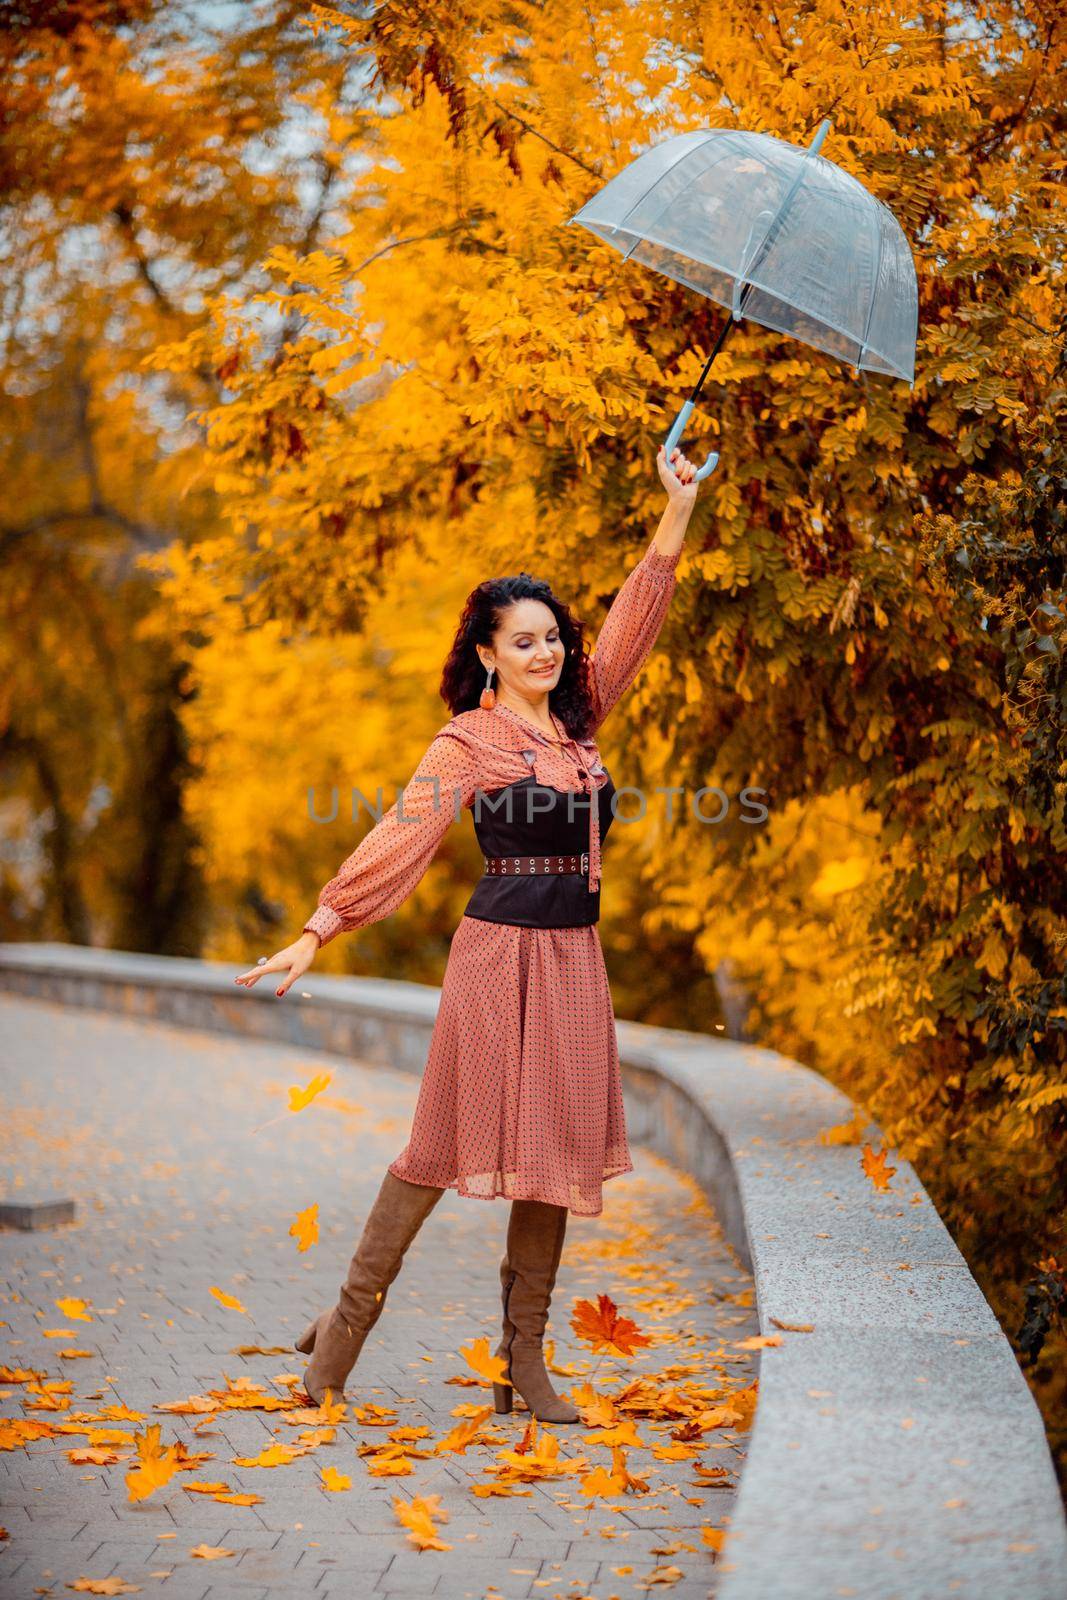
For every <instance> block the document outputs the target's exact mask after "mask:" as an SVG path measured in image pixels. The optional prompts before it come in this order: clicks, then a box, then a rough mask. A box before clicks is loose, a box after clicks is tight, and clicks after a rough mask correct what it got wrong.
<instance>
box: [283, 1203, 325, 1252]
mask: <svg viewBox="0 0 1067 1600" xmlns="http://www.w3.org/2000/svg"><path fill="white" fill-rule="evenodd" d="M289 1232H290V1233H291V1234H292V1235H293V1237H294V1239H295V1240H296V1241H297V1248H298V1249H299V1250H301V1251H304V1250H307V1249H308V1248H309V1247H310V1246H311V1245H313V1244H318V1242H319V1202H318V1201H317V1200H316V1201H315V1203H314V1205H310V1206H308V1208H307V1210H306V1211H300V1212H298V1213H297V1217H296V1221H295V1222H294V1223H293V1224H292V1226H291V1227H290V1229H289Z"/></svg>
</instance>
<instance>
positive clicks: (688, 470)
mask: <svg viewBox="0 0 1067 1600" xmlns="http://www.w3.org/2000/svg"><path fill="white" fill-rule="evenodd" d="M660 448H661V449H662V446H661V447H660ZM671 470H672V471H673V473H674V475H675V477H676V478H677V479H678V481H679V482H680V483H692V481H693V478H694V477H695V476H696V470H697V469H696V466H695V464H694V463H693V462H692V461H690V459H689V457H688V456H683V455H682V452H681V451H680V450H679V449H678V448H677V447H675V449H673V450H672V451H671Z"/></svg>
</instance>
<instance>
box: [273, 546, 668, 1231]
mask: <svg viewBox="0 0 1067 1600" xmlns="http://www.w3.org/2000/svg"><path fill="white" fill-rule="evenodd" d="M677 559H678V558H677V556H674V557H668V556H664V555H662V554H661V553H660V552H659V550H658V549H657V548H656V545H655V542H654V541H653V543H652V544H650V545H649V547H648V549H647V550H646V552H645V554H644V556H643V557H642V558H641V560H640V561H639V562H638V563H637V565H636V566H635V567H634V568H633V569H632V570H631V572H630V574H629V576H628V577H627V579H626V581H625V582H624V583H623V585H622V587H621V588H620V590H619V592H618V594H617V595H616V597H615V600H614V601H613V602H612V605H611V608H610V610H609V611H608V614H607V616H606V617H605V619H604V622H603V625H602V627H601V629H600V632H599V634H598V636H597V639H596V644H595V647H594V650H593V654H592V658H591V664H592V679H593V696H594V711H595V725H594V728H593V734H594V735H595V733H596V731H597V729H598V728H599V727H600V724H601V723H602V722H603V720H604V718H605V717H606V716H607V714H608V712H609V711H610V710H611V709H612V707H613V706H614V705H615V704H616V702H617V701H618V700H619V699H620V697H621V696H622V695H623V694H624V693H625V691H626V690H627V689H628V688H629V687H630V685H631V684H632V682H633V680H634V678H635V677H636V676H637V673H638V672H639V670H640V668H641V666H642V665H643V663H644V661H645V659H646V657H647V656H648V654H649V651H650V650H651V649H652V646H653V645H654V643H655V641H656V638H657V636H658V634H659V631H660V628H661V627H662V625H663V621H664V618H665V617H666V615H667V610H668V608H669V606H670V601H671V596H672V594H673V592H674V587H675V568H676V566H677ZM553 722H554V723H555V726H556V729H557V733H558V735H559V736H560V738H562V739H563V740H564V741H565V743H564V744H563V745H562V746H557V745H555V744H553V743H552V741H551V740H549V739H548V738H547V737H546V736H545V734H544V733H543V732H542V731H541V729H540V728H537V727H535V726H534V725H533V724H532V723H531V722H529V721H527V720H526V718H525V717H522V716H520V715H519V714H518V713H517V712H515V711H512V710H511V709H510V707H506V706H501V705H500V704H499V703H498V704H497V705H496V706H494V707H493V709H492V710H482V709H480V708H479V709H476V710H472V711H462V712H460V713H458V715H456V716H454V717H453V718H452V719H451V721H450V722H448V723H446V725H445V726H444V727H443V728H441V729H440V731H439V732H438V733H437V734H436V735H435V736H434V738H433V740H432V742H431V743H430V745H429V747H428V748H427V750H426V753H425V754H424V756H423V758H422V760H421V761H420V762H419V765H418V767H417V768H416V770H415V772H414V774H413V775H412V778H411V780H410V782H409V783H408V784H407V786H406V787H405V789H404V791H403V793H402V794H401V795H400V797H399V798H398V800H397V801H396V802H395V803H394V805H392V806H391V807H390V808H389V810H388V811H386V812H384V813H383V815H382V817H381V820H380V821H379V822H377V823H376V824H375V826H374V827H373V828H372V829H371V831H370V832H369V833H368V834H367V835H366V837H365V838H364V839H363V840H361V842H360V844H359V845H358V846H357V848H356V849H355V850H354V851H353V853H352V855H351V856H349V858H348V860H347V861H345V862H344V864H343V865H342V866H341V868H340V870H339V871H338V872H337V874H336V876H335V877H333V878H331V880H330V882H329V883H328V884H326V886H325V887H324V888H323V890H322V891H321V893H320V895H319V900H318V909H317V910H316V911H315V913H314V914H313V915H312V916H311V917H310V918H309V919H308V921H307V922H306V923H305V924H304V926H305V928H310V929H313V930H314V932H315V933H317V934H318V935H319V938H320V940H321V942H322V943H323V944H325V943H327V941H328V940H330V939H332V938H334V937H335V936H336V935H337V934H339V933H343V932H351V931H352V930H353V929H355V928H362V927H365V926H366V925H367V924H368V923H371V922H377V921H379V920H380V919H381V918H383V917H387V916H388V915H389V914H390V913H391V912H392V911H395V910H396V908H397V907H398V906H399V905H400V904H401V903H402V902H403V901H404V900H405V899H406V898H407V896H408V895H409V894H410V893H411V891H412V889H413V888H414V887H415V885H416V884H417V883H418V881H419V879H420V878H421V877H422V875H423V873H424V872H425V871H426V869H427V867H428V866H429V864H430V862H431V860H432V859H433V856H434V854H435V852H436V850H437V847H438V845H439V844H440V842H441V840H442V839H443V837H444V835H445V833H446V832H447V831H448V829H449V827H450V826H451V825H452V824H453V822H454V821H456V820H457V818H458V817H459V815H460V812H461V810H463V809H470V811H471V814H472V818H473V820H474V827H475V832H476V834H477V837H478V840H479V843H480V844H481V846H482V849H483V852H484V854H485V857H486V860H487V862H488V861H490V860H492V861H493V862H494V863H495V864H496V865H495V867H494V870H495V871H501V870H502V871H503V876H490V874H489V872H488V871H487V872H486V873H485V874H484V875H483V877H482V878H481V879H480V881H479V883H478V884H477V885H476V887H475V889H474V891H473V893H472V895H471V897H470V900H469V901H468V903H467V906H466V908H465V910H464V913H463V916H462V917H461V918H460V921H459V925H458V927H457V928H456V931H455V933H454V934H453V936H452V942H451V946H450V949H449V956H448V962H447V964H446V968H445V975H444V981H443V984H442V988H441V1001H440V1005H439V1008H438V1012H437V1018H436V1021H435V1023H434V1029H433V1034H432V1037H431V1040H430V1048H429V1054H428V1057H427V1061H426V1067H425V1071H424V1073H423V1077H422V1082H421V1087H420V1090H419V1096H418V1101H417V1104H416V1107H415V1115H414V1118H413V1121H412V1126H411V1133H410V1137H409V1139H408V1142H407V1144H406V1145H405V1146H404V1148H403V1150H401V1152H400V1154H399V1155H398V1156H397V1157H396V1158H395V1160H393V1161H391V1162H390V1164H389V1170H390V1171H391V1172H393V1173H394V1174H395V1175H396V1176H397V1177H398V1178H405V1179H407V1180H408V1182H409V1183H424V1184H434V1185H436V1186H438V1187H441V1188H453V1189H455V1190H457V1192H458V1193H459V1194H462V1195H469V1196H472V1197H474V1198H477V1199H483V1200H491V1199H494V1198H495V1197H497V1196H504V1197H506V1198H508V1199H523V1200H544V1201H548V1202H550V1203H551V1204H553V1205H560V1206H566V1207H567V1208H568V1209H569V1210H570V1211H573V1212H574V1213H575V1214H576V1215H578V1216H588V1217H592V1216H599V1214H600V1212H601V1211H602V1210H603V1196H602V1193H601V1185H602V1183H603V1182H604V1180H605V1179H606V1178H612V1177H615V1176H617V1175H618V1174H619V1173H622V1172H629V1171H631V1170H632V1168H633V1162H632V1161H631V1159H630V1150H629V1146H628V1144H627V1137H626V1121H625V1116H624V1113H623V1101H622V1086H621V1081H620V1075H619V1054H618V1045H617V1041H616V1036H615V1016H614V1011H613V1008H612V1002H611V992H610V990H609V987H608V980H607V972H606V970H605V966H604V956H603V951H602V949H601V945H600V938H599V935H598V933H597V928H596V924H597V921H598V919H599V915H600V860H601V856H600V848H601V842H602V840H603V839H604V837H605V835H606V834H607V831H608V829H609V827H610V826H611V821H612V815H613V812H612V805H611V801H612V796H613V795H614V792H615V786H614V784H613V782H612V779H611V775H610V773H609V772H608V771H607V769H606V768H605V767H604V765H603V763H602V762H601V760H600V755H599V751H598V749H597V745H596V740H595V737H593V736H591V737H589V738H588V739H585V740H579V741H576V740H573V739H569V738H567V734H566V729H565V727H564V725H563V723H562V722H561V721H560V719H559V718H558V717H556V716H555V715H553ZM572 853H573V858H574V859H575V860H577V861H578V862H580V864H581V868H582V870H581V871H575V872H569V873H555V872H544V873H543V875H540V876H538V875H528V874H526V873H523V872H518V871H517V870H516V875H512V876H508V875H507V871H508V863H509V862H511V861H515V863H516V869H517V868H518V864H519V862H520V861H521V860H522V859H524V858H525V859H526V860H529V859H530V858H532V857H536V858H538V859H545V858H547V857H548V856H549V855H559V856H568V857H571V856H572ZM501 862H503V863H504V865H503V868H502V869H501V867H500V863H501Z"/></svg>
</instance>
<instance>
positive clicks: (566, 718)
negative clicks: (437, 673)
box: [440, 572, 595, 739]
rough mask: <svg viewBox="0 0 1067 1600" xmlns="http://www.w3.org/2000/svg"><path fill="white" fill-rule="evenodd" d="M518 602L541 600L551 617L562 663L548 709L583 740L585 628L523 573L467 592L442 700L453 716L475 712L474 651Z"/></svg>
mask: <svg viewBox="0 0 1067 1600" xmlns="http://www.w3.org/2000/svg"><path fill="white" fill-rule="evenodd" d="M517 600H541V601H543V602H544V604H545V605H546V606H548V608H549V610H550V611H551V612H552V613H553V615H554V616H555V619H556V622H557V623H558V625H559V636H560V639H561V640H562V642H563V648H564V657H563V669H562V671H561V672H560V675H559V682H558V683H557V685H556V687H555V688H554V689H552V690H551V691H550V694H549V705H550V706H551V708H552V710H553V711H554V712H555V713H556V715H557V716H558V717H559V719H560V721H561V722H562V723H563V726H564V727H565V728H566V730H567V734H568V736H569V737H570V738H572V739H585V738H588V737H589V735H590V733H591V731H592V728H593V724H594V720H595V717H594V709H593V687H592V671H591V668H590V664H589V655H588V653H587V651H586V646H585V625H584V623H582V622H581V621H580V620H579V618H578V617H576V616H574V614H573V613H572V611H571V609H570V607H569V606H567V605H565V604H564V602H563V601H562V600H559V599H557V597H556V596H555V595H554V594H553V593H552V586H551V584H549V583H547V582H546V581H545V580H544V579H543V578H533V577H531V576H530V574H529V573H528V572H520V573H519V574H518V575H517V576H516V577H512V578H487V579H486V581H485V582H484V583H480V584H479V585H478V587H477V588H476V589H472V590H471V592H470V594H469V595H468V596H467V599H466V602H465V604H464V607H463V615H462V616H461V617H460V619H459V626H458V628H457V629H456V636H455V638H454V639H453V641H452V648H451V650H450V651H449V652H448V658H447V660H446V661H445V664H444V669H443V671H442V673H441V688H440V694H441V699H442V700H443V701H444V702H445V704H446V706H447V707H448V709H449V710H450V711H451V713H452V715H453V716H456V715H458V713H459V712H460V711H473V710H474V708H475V707H476V706H477V704H478V700H479V697H480V695H481V692H482V690H483V689H484V688H485V668H484V667H483V666H482V663H481V660H480V658H479V656H478V652H477V650H476V649H475V645H479V644H480V645H491V644H492V642H493V635H494V633H495V632H496V631H497V629H498V628H499V627H500V624H501V622H502V621H503V618H504V613H505V612H506V611H507V610H508V609H509V607H511V606H513V605H514V604H515V602H516V601H517Z"/></svg>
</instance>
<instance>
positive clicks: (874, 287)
mask: <svg viewBox="0 0 1067 1600" xmlns="http://www.w3.org/2000/svg"><path fill="white" fill-rule="evenodd" d="M872 214H873V216H874V217H875V219H876V220H877V223H878V252H877V254H876V255H875V258H874V281H873V283H872V284H871V298H870V300H869V302H868V304H867V320H866V321H865V322H864V324H863V343H862V344H861V345H860V353H859V357H858V358H857V361H856V370H857V371H858V370H859V369H860V367H862V366H863V358H864V356H865V355H866V354H867V340H868V338H869V337H870V332H871V321H872V319H873V317H874V303H875V301H876V300H877V299H878V274H879V273H880V272H881V270H882V251H883V249H884V248H885V236H884V234H883V233H882V219H881V217H880V216H879V215H878V213H877V212H874V213H872ZM882 359H883V361H884V360H885V357H884V356H883V357H882Z"/></svg>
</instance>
